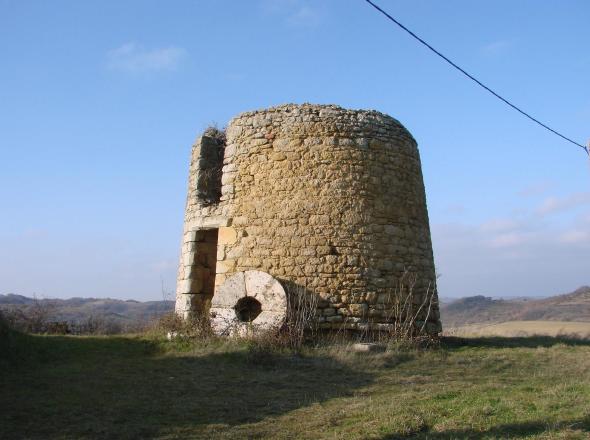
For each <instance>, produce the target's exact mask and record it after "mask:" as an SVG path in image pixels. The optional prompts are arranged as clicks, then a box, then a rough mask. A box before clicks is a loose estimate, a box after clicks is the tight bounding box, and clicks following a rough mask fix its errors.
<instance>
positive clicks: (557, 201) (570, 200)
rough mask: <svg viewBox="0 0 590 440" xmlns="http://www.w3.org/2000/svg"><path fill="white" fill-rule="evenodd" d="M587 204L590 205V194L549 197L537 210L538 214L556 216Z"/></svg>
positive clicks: (581, 193) (580, 193)
mask: <svg viewBox="0 0 590 440" xmlns="http://www.w3.org/2000/svg"><path fill="white" fill-rule="evenodd" d="M587 204H590V192H578V193H573V194H570V195H567V196H565V197H547V198H546V199H545V200H543V202H542V203H541V205H540V206H539V207H538V208H537V214H540V215H547V214H555V213H558V212H563V211H569V210H572V209H575V208H578V207H580V206H584V205H587Z"/></svg>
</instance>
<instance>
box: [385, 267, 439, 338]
mask: <svg viewBox="0 0 590 440" xmlns="http://www.w3.org/2000/svg"><path fill="white" fill-rule="evenodd" d="M416 283H417V276H416V275H415V274H411V273H409V272H408V271H405V272H404V273H403V275H402V276H401V277H400V279H399V281H398V283H397V285H396V286H395V289H394V291H393V292H392V293H391V294H390V295H389V296H388V298H387V300H386V304H387V305H388V306H389V310H388V312H387V314H386V322H388V323H389V325H388V328H387V330H386V331H385V332H380V335H379V336H380V337H381V338H383V337H385V338H386V339H387V340H389V341H390V342H393V343H399V342H402V341H406V342H408V341H409V342H412V341H414V342H420V341H424V342H427V341H429V340H433V339H434V336H433V335H432V334H431V333H430V332H429V331H428V328H427V326H428V324H429V320H430V318H431V317H432V315H433V313H434V311H435V310H437V309H438V303H437V298H436V282H435V281H433V282H429V283H428V287H427V288H426V292H425V293H424V295H421V296H418V295H417V292H416ZM416 299H418V301H416Z"/></svg>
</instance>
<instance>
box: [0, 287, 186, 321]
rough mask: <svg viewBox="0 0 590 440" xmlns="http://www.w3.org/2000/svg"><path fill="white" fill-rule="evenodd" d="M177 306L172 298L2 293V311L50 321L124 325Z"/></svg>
mask: <svg viewBox="0 0 590 440" xmlns="http://www.w3.org/2000/svg"><path fill="white" fill-rule="evenodd" d="M173 309H174V302H173V301H146V302H141V301H135V300H127V301H124V300H120V299H112V298H78V297H76V298H70V299H45V298H44V299H36V298H29V297H26V296H22V295H14V294H7V295H0V311H1V310H4V311H7V312H9V311H15V310H17V311H22V312H23V313H24V314H27V315H30V314H33V313H43V315H44V316H45V319H46V320H47V321H60V322H63V321H67V322H69V323H80V322H84V321H86V320H88V319H100V320H107V321H109V322H114V323H117V324H120V325H122V326H125V327H133V326H135V325H138V324H141V323H145V322H148V321H150V320H153V319H154V318H157V317H160V316H162V315H163V314H165V313H167V312H170V311H172V310H173Z"/></svg>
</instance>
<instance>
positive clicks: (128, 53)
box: [107, 43, 187, 73]
mask: <svg viewBox="0 0 590 440" xmlns="http://www.w3.org/2000/svg"><path fill="white" fill-rule="evenodd" d="M186 56H187V52H186V50H185V49H183V48H181V47H176V46H169V47H163V48H155V49H146V48H144V47H142V46H140V45H137V44H135V43H125V44H123V45H122V46H120V47H118V48H116V49H113V50H110V51H109V52H108V53H107V67H108V68H109V69H110V70H117V71H122V72H128V73H143V72H161V71H174V70H177V69H178V67H179V66H180V64H181V62H182V61H183V59H184V58H186Z"/></svg>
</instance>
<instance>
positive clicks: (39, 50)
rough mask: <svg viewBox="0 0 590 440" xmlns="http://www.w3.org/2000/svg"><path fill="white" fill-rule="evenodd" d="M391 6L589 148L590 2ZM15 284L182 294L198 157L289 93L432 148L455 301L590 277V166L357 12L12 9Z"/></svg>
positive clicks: (431, 179)
mask: <svg viewBox="0 0 590 440" xmlns="http://www.w3.org/2000/svg"><path fill="white" fill-rule="evenodd" d="M378 3H379V4H380V5H381V6H382V7H383V8H384V9H386V10H388V11H389V12H390V13H392V15H394V16H396V17H397V18H398V19H399V20H400V21H402V23H404V24H406V25H407V26H408V27H410V28H411V29H413V30H414V31H415V32H416V33H418V34H419V35H420V36H422V37H423V38H424V39H426V40H427V41H429V42H430V43H431V44H433V45H434V46H435V47H436V48H438V49H439V50H441V51H442V52H443V53H445V54H446V55H447V56H449V57H450V58H451V59H453V60H455V61H456V62H457V63H459V64H460V65H461V66H463V67H464V68H465V69H466V70H468V71H469V72H471V73H473V74H474V75H476V76H478V77H479V78H480V79H481V80H482V81H484V82H486V83H487V84H488V85H490V86H491V87H493V88H495V89H496V90H497V91H498V92H500V93H501V94H503V95H506V96H507V97H509V98H510V99H511V100H513V101H514V102H515V103H516V104H517V105H520V106H522V107H523V108H525V109H526V110H528V111H529V112H531V113H532V114H533V115H535V116H536V117H538V118H539V119H541V120H543V121H546V122H547V123H548V124H549V125H552V126H554V127H556V128H557V129H559V130H561V131H563V132H564V133H565V134H566V135H568V136H570V137H572V138H573V139H575V140H577V141H578V142H581V143H585V142H586V141H587V139H588V138H590V124H589V121H590V83H589V82H588V78H589V77H590V57H589V56H588V47H590V32H588V17H590V3H589V2H587V1H583V0H580V1H573V0H567V1H560V2H557V1H537V0H535V1H531V0H522V1H518V2H514V1H494V2H473V1H467V0H450V1H445V2H440V1H405V2H402V1H393V0H379V1H378ZM0 37H1V38H0V53H1V54H2V61H1V63H2V65H1V67H2V68H1V69H0V153H1V159H0V202H1V205H0V206H2V215H1V216H0V293H9V292H12V293H18V294H23V295H32V294H36V295H38V296H44V297H70V296H97V297H105V296H109V297H117V298H135V299H141V300H144V299H158V298H161V296H162V295H161V290H162V287H161V286H162V282H163V284H164V289H165V290H167V291H173V290H174V284H175V272H176V265H177V259H178V252H179V245H180V238H181V231H182V217H183V209H184V201H185V194H186V182H187V169H188V158H189V152H190V146H191V144H192V142H193V140H194V139H195V137H196V136H197V134H198V133H199V132H200V131H202V130H203V129H204V128H205V127H206V126H208V125H209V124H211V123H213V122H216V123H217V124H218V125H220V126H223V125H225V124H226V123H227V122H228V121H229V119H231V117H232V116H234V115H236V114H237V113H240V112H242V111H246V110H251V109H257V108H262V107H268V106H271V105H278V104H282V103H287V102H297V103H302V102H313V103H335V104H339V105H342V106H344V107H349V108H365V109H377V110H379V111H382V112H384V113H388V114H390V115H392V116H393V117H395V118H397V119H399V120H400V121H401V122H402V123H403V124H404V125H405V126H406V127H407V128H408V129H409V130H410V131H411V132H412V133H413V135H414V137H415V138H416V139H417V141H418V143H419V147H420V152H421V156H422V161H423V171H424V178H425V184H426V191H427V198H428V204H429V212H430V222H431V229H432V234H433V245H434V252H435V259H436V265H437V269H438V272H439V273H440V275H441V278H440V280H439V290H440V294H441V295H443V296H465V295H473V294H485V295H490V296H503V295H535V296H536V295H550V294H554V293H559V292H566V291H569V290H572V289H574V288H576V287H578V286H580V285H582V284H590V275H589V273H590V271H589V270H588V264H589V262H590V167H589V163H588V159H587V158H586V157H585V156H584V153H583V151H582V150H581V149H578V148H577V147H574V146H572V145H570V144H568V143H565V142H564V141H562V140H560V139H559V138H557V137H555V136H554V135H552V134H550V133H548V132H546V131H545V130H542V129H540V128H539V127H537V126H535V125H533V124H532V123H530V122H529V121H527V120H526V119H524V118H522V117H521V116H519V115H518V114H517V113H516V112H515V111H513V110H511V109H509V108H508V107H506V106H505V105H504V104H502V103H501V102H499V101H497V100H495V99H494V98H492V97H491V96H490V95H488V94H487V93H486V92H484V91H483V90H481V89H479V88H477V87H476V86H475V85H474V84H473V83H471V82H470V81H468V80H466V79H465V78H464V77H462V76H460V74H459V73H458V72H456V71H454V70H453V69H451V68H450V67H449V66H448V65H446V64H444V63H443V62H442V61H441V60H440V59H438V58H437V57H435V56H433V55H432V54H431V53H430V52H428V51H427V50H426V49H425V48H424V47H422V46H420V45H419V44H417V42H416V41H414V40H412V39H411V38H410V37H409V36H408V35H406V34H405V33H403V32H402V31H400V30H399V29H398V28H396V27H394V26H393V25H392V24H391V23H390V22H388V21H386V20H385V19H384V18H383V17H382V16H380V15H378V14H377V13H376V12H375V11H374V10H373V9H372V8H370V7H368V5H366V4H365V2H364V1H362V0H316V1H311V0H252V1H247V2H246V1H238V0H235V1H230V0H225V1H221V0H209V1H206V0H202V1H175V2H160V1H147V0H141V1H139V0H137V1H132V0H129V1H94V2H91V1H86V2H79V1H59V0H56V1H52V2H46V1H7V0H0Z"/></svg>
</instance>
